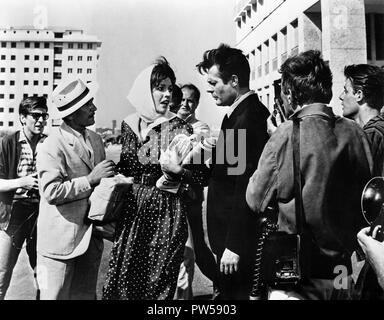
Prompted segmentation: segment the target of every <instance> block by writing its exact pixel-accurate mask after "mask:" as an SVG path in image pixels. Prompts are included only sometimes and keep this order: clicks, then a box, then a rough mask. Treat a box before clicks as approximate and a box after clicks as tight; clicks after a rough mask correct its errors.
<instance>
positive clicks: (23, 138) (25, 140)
mask: <svg viewBox="0 0 384 320" xmlns="http://www.w3.org/2000/svg"><path fill="white" fill-rule="evenodd" d="M43 137H45V135H44V134H40V137H39V142H40V141H41V140H42V139H43ZM19 142H28V139H27V137H26V135H25V133H24V129H21V130H20V134H19Z"/></svg>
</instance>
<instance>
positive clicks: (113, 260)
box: [103, 58, 208, 300]
mask: <svg viewBox="0 0 384 320" xmlns="http://www.w3.org/2000/svg"><path fill="white" fill-rule="evenodd" d="M175 81H176V79H175V75H174V72H173V70H172V69H171V68H170V66H169V64H168V62H167V61H166V59H165V58H161V59H159V60H158V61H157V62H156V64H155V65H152V66H150V67H149V68H147V69H145V70H143V71H142V72H141V73H140V75H139V76H138V77H137V79H136V80H135V82H134V84H133V87H132V89H131V91H130V94H129V95H128V100H129V101H130V103H131V104H132V105H133V106H134V107H135V109H136V111H137V113H135V114H133V115H131V116H128V117H127V118H126V119H125V120H124V121H123V123H122V135H123V146H122V153H121V157H120V162H119V164H118V165H117V168H118V171H119V172H120V173H122V174H124V175H125V176H130V177H134V181H135V183H134V185H133V190H132V193H131V194H129V195H128V197H129V201H128V204H127V205H126V207H125V209H124V213H123V215H122V218H121V220H120V221H119V222H118V224H117V228H116V235H115V241H114V245H113V248H112V252H111V256H110V261H109V271H108V274H107V279H106V283H105V285H104V288H103V299H114V300H116V299H127V300H155V299H172V298H173V296H174V292H175V289H176V283H177V276H178V272H179V268H180V264H181V263H182V261H183V252H184V246H185V242H186V240H187V236H188V230H187V218H186V207H185V203H184V202H185V199H184V196H182V195H180V192H179V193H178V194H174V193H170V192H167V191H162V190H160V189H158V188H156V186H155V184H156V181H157V179H158V178H160V177H161V176H162V175H163V171H164V172H165V173H168V174H170V175H172V176H173V177H176V178H178V179H180V180H181V182H182V185H184V186H186V185H187V184H193V183H197V184H200V185H206V182H207V181H206V180H207V177H208V172H207V171H208V170H207V169H206V167H205V166H204V165H190V166H189V167H185V168H184V167H183V168H182V167H180V166H179V165H176V164H169V165H164V166H162V167H161V166H160V164H159V161H158V159H159V156H160V151H161V150H166V148H167V146H168V145H169V143H170V142H171V141H172V139H173V138H174V137H175V136H176V135H177V134H180V133H184V134H187V135H191V134H192V133H193V130H192V127H190V126H189V125H188V124H186V123H185V122H184V121H183V120H181V119H179V118H178V117H176V116H175V115H174V114H172V113H170V112H169V111H168V104H169V101H170V99H171V94H172V86H173V85H174V84H175ZM162 170H163V171H162Z"/></svg>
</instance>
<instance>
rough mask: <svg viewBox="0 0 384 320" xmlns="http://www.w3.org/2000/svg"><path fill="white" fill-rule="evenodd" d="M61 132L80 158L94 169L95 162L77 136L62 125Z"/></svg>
mask: <svg viewBox="0 0 384 320" xmlns="http://www.w3.org/2000/svg"><path fill="white" fill-rule="evenodd" d="M61 132H62V135H63V137H64V139H65V140H66V141H67V142H68V144H69V146H70V147H71V148H73V152H74V153H75V154H77V155H78V156H79V158H80V159H81V160H82V161H83V162H84V163H85V164H86V165H87V166H88V168H89V169H91V170H92V169H93V167H94V166H93V164H92V163H91V160H90V158H89V156H88V154H87V151H86V150H84V147H83V146H82V144H81V142H80V141H79V139H77V137H76V136H75V135H74V134H73V133H72V132H71V131H69V130H68V129H67V128H66V127H65V126H62V127H61Z"/></svg>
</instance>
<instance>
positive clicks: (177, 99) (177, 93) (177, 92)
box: [169, 84, 183, 113]
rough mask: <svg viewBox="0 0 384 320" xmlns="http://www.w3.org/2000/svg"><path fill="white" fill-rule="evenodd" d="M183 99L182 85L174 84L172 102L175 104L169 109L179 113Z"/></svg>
mask: <svg viewBox="0 0 384 320" xmlns="http://www.w3.org/2000/svg"><path fill="white" fill-rule="evenodd" d="M182 99H183V92H182V91H181V89H180V87H179V86H178V85H176V84H175V85H173V90H172V102H173V104H174V107H173V108H172V109H170V110H169V111H171V112H173V113H177V111H179V108H180V104H181V100H182Z"/></svg>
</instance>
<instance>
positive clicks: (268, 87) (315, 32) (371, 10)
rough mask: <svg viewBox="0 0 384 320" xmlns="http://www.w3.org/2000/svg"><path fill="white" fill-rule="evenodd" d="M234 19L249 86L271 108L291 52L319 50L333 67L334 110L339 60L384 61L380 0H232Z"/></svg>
mask: <svg viewBox="0 0 384 320" xmlns="http://www.w3.org/2000/svg"><path fill="white" fill-rule="evenodd" d="M234 22H235V28H236V42H237V47H238V48H239V49H242V50H243V52H244V53H245V54H246V55H247V57H248V59H249V62H250V66H251V87H252V89H253V90H255V91H256V92H257V93H258V94H259V96H260V98H261V100H262V101H263V103H264V104H265V105H266V106H267V107H268V108H269V109H270V110H272V108H273V104H274V99H275V97H277V96H279V95H280V82H281V81H280V79H281V76H280V74H279V72H278V70H279V68H280V66H281V65H282V63H283V62H284V61H285V60H286V59H287V57H289V56H290V55H294V54H297V53H298V52H302V51H306V50H310V49H317V50H320V51H322V54H323V58H324V59H325V60H327V61H329V64H330V67H331V69H332V72H333V78H334V87H333V100H332V102H331V105H332V107H333V108H334V111H335V112H336V113H337V114H341V112H342V111H341V105H340V102H339V100H338V97H339V95H340V93H341V91H342V89H343V86H344V73H343V71H344V66H345V65H349V64H357V63H372V64H376V65H380V66H384V1H383V0H320V1H319V0H236V1H235V7H234Z"/></svg>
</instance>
